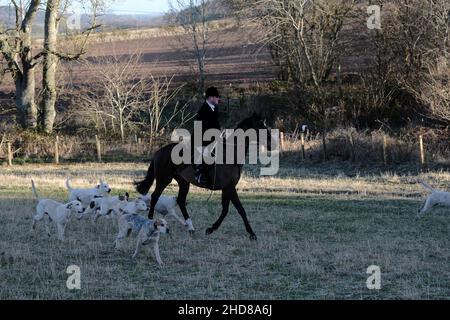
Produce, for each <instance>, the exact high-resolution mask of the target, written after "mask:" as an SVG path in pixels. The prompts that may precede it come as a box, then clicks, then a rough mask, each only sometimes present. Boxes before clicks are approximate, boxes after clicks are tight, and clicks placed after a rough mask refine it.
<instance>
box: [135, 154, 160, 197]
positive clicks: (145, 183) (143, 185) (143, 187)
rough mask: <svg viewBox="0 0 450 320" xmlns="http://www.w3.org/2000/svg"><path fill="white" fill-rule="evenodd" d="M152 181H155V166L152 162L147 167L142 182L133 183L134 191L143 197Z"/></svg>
mask: <svg viewBox="0 0 450 320" xmlns="http://www.w3.org/2000/svg"><path fill="white" fill-rule="evenodd" d="M153 180H155V165H154V160H152V162H151V163H150V167H148V170H147V175H146V176H145V179H144V180H142V181H137V182H135V183H134V184H135V186H136V191H137V192H139V193H140V194H142V195H145V194H147V193H148V190H150V188H151V186H152V184H153Z"/></svg>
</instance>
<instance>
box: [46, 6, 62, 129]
mask: <svg viewBox="0 0 450 320" xmlns="http://www.w3.org/2000/svg"><path fill="white" fill-rule="evenodd" d="M59 4H60V0H48V1H47V9H46V12H45V43H44V67H43V89H44V92H43V97H44V99H43V102H42V104H43V105H42V110H43V119H42V122H43V123H42V125H43V128H44V131H45V132H47V133H50V132H52V131H53V125H54V123H55V117H56V109H55V104H56V80H55V78H56V67H57V64H58V57H57V56H56V55H55V54H54V53H55V52H56V49H57V48H56V41H57V37H58V20H57V15H58V8H59Z"/></svg>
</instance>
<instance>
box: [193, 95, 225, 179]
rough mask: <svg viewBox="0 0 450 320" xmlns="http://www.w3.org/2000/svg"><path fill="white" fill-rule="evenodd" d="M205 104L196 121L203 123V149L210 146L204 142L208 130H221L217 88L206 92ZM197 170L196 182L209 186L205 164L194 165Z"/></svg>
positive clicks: (208, 142)
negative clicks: (204, 135)
mask: <svg viewBox="0 0 450 320" xmlns="http://www.w3.org/2000/svg"><path fill="white" fill-rule="evenodd" d="M205 99H206V100H205V102H204V103H203V105H202V107H201V108H200V109H199V110H198V112H197V118H196V121H201V122H202V146H203V148H204V147H205V146H207V145H208V144H210V143H211V142H210V141H203V134H204V133H205V131H206V130H208V129H218V130H220V123H219V110H218V108H217V106H218V104H219V99H220V95H219V90H217V88H216V87H209V88H208V89H206V92H205ZM194 168H195V181H197V183H199V184H207V179H206V174H205V172H204V166H203V162H201V163H200V164H194Z"/></svg>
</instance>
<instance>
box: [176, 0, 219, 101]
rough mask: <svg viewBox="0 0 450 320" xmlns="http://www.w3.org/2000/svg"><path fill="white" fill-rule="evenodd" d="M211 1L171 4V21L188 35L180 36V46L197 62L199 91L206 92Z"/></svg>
mask: <svg viewBox="0 0 450 320" xmlns="http://www.w3.org/2000/svg"><path fill="white" fill-rule="evenodd" d="M211 2H212V1H211V0H175V4H173V3H171V7H172V9H171V13H170V15H169V16H170V19H171V21H172V22H173V23H175V24H176V25H179V26H181V27H182V28H183V30H184V31H185V32H186V34H187V35H188V39H186V38H185V36H184V35H180V36H178V44H179V45H180V46H181V47H182V50H183V52H184V53H185V55H187V58H188V59H193V60H194V61H195V62H196V67H195V69H196V74H197V76H198V78H197V91H198V93H199V94H200V95H202V94H203V92H204V91H205V81H206V65H205V63H206V59H207V51H208V49H209V46H210V44H211V38H210V30H209V26H208V15H209V9H210V7H211Z"/></svg>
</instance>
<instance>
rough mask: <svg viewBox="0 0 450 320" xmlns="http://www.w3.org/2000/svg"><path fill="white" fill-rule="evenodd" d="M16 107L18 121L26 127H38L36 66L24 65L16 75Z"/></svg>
mask: <svg viewBox="0 0 450 320" xmlns="http://www.w3.org/2000/svg"><path fill="white" fill-rule="evenodd" d="M15 82H16V108H17V114H18V121H19V123H20V124H21V125H22V127H23V128H24V129H33V128H36V127H37V106H36V102H35V87H36V84H35V79H34V68H30V67H25V66H24V67H23V71H22V73H21V74H20V75H17V77H16V80H15Z"/></svg>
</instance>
